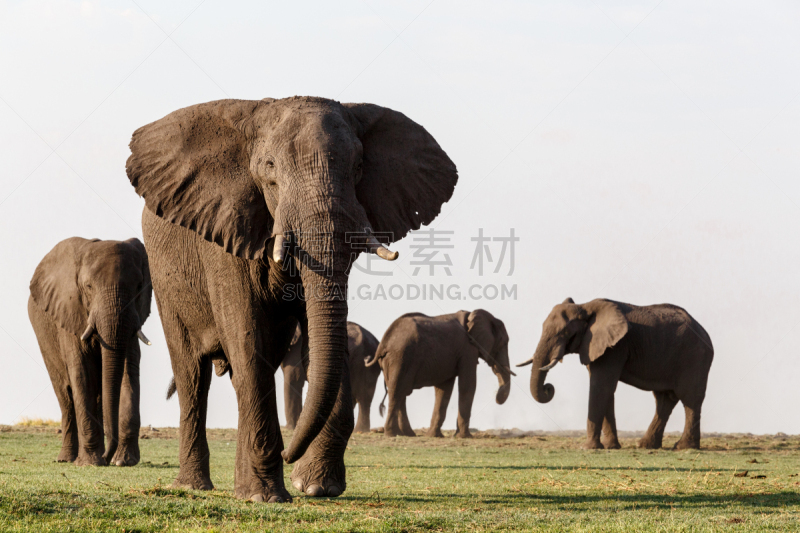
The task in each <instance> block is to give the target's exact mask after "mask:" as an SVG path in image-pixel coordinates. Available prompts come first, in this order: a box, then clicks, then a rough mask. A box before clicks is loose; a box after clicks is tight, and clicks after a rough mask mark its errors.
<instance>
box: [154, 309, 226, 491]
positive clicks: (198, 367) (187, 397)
mask: <svg viewBox="0 0 800 533" xmlns="http://www.w3.org/2000/svg"><path fill="white" fill-rule="evenodd" d="M162 317H163V315H162ZM164 329H165V330H167V329H168V328H167V327H166V324H165V327H164ZM167 342H168V343H169V337H167ZM187 347H188V346H187ZM173 348H174V347H173V346H170V354H177V353H178V352H175V351H173ZM172 371H173V372H174V374H175V386H176V387H177V389H178V401H179V403H180V407H181V420H180V443H179V447H180V450H179V455H178V457H179V461H180V469H179V470H178V477H176V478H175V482H174V483H173V486H174V487H178V488H188V489H195V490H211V489H213V488H214V484H213V483H211V469H210V466H209V457H210V456H209V451H208V441H207V440H206V413H207V411H208V389H209V386H210V385H211V359H210V358H209V357H200V358H197V357H193V356H180V357H176V356H175V355H173V356H172Z"/></svg>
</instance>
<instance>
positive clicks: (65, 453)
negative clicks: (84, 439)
mask: <svg viewBox="0 0 800 533" xmlns="http://www.w3.org/2000/svg"><path fill="white" fill-rule="evenodd" d="M77 458H78V450H75V449H74V448H72V447H71V446H70V447H68V448H61V451H60V452H59V454H58V457H57V458H56V462H58V463H71V462H73V461H75V459H77Z"/></svg>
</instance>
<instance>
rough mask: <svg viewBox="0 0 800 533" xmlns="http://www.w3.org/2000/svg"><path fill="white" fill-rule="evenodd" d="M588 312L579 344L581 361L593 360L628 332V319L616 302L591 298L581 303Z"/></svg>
mask: <svg viewBox="0 0 800 533" xmlns="http://www.w3.org/2000/svg"><path fill="white" fill-rule="evenodd" d="M581 307H583V309H584V310H585V311H586V312H587V313H588V314H589V326H588V328H586V333H585V334H584V335H583V341H582V342H581V346H580V350H579V353H580V358H581V363H583V364H584V365H586V364H589V363H590V362H592V361H595V360H596V359H597V358H598V357H600V356H601V355H603V354H604V353H605V351H606V350H607V349H609V348H611V347H612V346H614V345H615V344H617V343H618V342H619V341H620V340H621V339H622V337H624V336H625V334H627V333H628V320H627V319H626V318H625V315H623V314H622V311H621V310H620V308H619V307H618V306H617V304H616V303H614V302H612V301H609V300H592V301H591V302H589V303H587V304H584V305H582V306H581Z"/></svg>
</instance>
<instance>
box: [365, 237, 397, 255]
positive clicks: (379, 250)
mask: <svg viewBox="0 0 800 533" xmlns="http://www.w3.org/2000/svg"><path fill="white" fill-rule="evenodd" d="M367 247H368V248H369V251H370V252H372V253H373V254H377V256H378V257H380V258H381V259H385V260H387V261H394V260H395V259H397V258H398V257H399V256H400V253H398V252H392V251H389V249H388V248H386V247H385V246H384V245H382V244H381V243H380V242H379V241H378V239H376V238H375V235H370V236H369V238H368V239H367Z"/></svg>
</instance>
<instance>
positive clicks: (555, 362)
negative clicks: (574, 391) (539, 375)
mask: <svg viewBox="0 0 800 533" xmlns="http://www.w3.org/2000/svg"><path fill="white" fill-rule="evenodd" d="M560 362H561V359H556V360H555V361H553V362H551V363H550V364H549V365H547V366H543V367H542V368H540V369H539V370H550V369H551V368H553V367H554V366H556V365H557V364H558V363H560Z"/></svg>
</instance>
